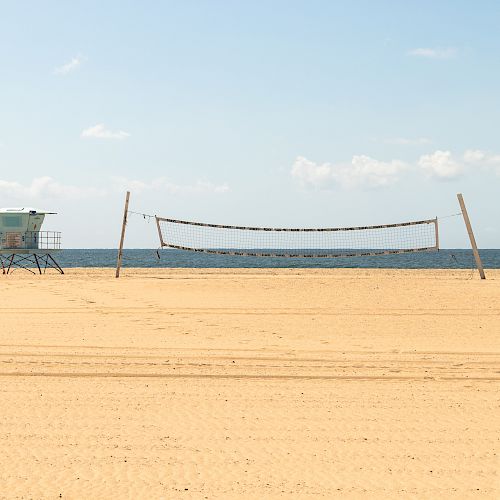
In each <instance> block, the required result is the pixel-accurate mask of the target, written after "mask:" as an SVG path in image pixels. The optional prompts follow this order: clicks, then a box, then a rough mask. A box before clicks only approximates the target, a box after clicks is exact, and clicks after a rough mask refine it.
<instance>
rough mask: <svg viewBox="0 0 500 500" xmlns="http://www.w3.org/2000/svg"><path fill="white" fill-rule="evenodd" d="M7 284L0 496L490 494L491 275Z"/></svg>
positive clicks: (493, 437)
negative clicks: (481, 276) (482, 276)
mask: <svg viewBox="0 0 500 500" xmlns="http://www.w3.org/2000/svg"><path fill="white" fill-rule="evenodd" d="M66 273H67V274H66V275H64V276H59V275H46V276H33V275H30V274H28V273H24V274H23V273H22V272H20V271H16V272H15V273H14V274H13V275H9V276H2V275H0V313H1V319H0V321H1V327H0V361H1V363H0V390H1V394H0V396H1V399H0V422H1V426H0V498H9V499H10V498H23V499H28V498H35V499H39V498H76V499H79V498H92V499H98V498H165V499H178V498H228V499H233V498H294V499H295V498H321V497H324V498H334V497H339V498H340V497H342V498H363V497H364V498H397V497H400V498H411V497H418V498H499V497H500V482H499V477H498V470H499V469H500V467H499V465H500V460H499V450H500V446H499V444H500V442H499V440H500V411H499V403H500V397H499V395H500V271H487V278H488V279H487V280H486V281H481V280H479V278H478V276H477V273H476V274H471V272H470V271H451V270H440V271H429V270H404V271H403V270H374V269H370V270H347V269H346V270H341V269H336V270H335V269H333V270H271V269H267V270H256V269H247V270H227V269H225V270H182V269H177V270H168V269H165V270H160V269H151V270H145V269H124V270H123V271H122V273H123V274H122V277H121V278H120V279H119V280H117V279H115V278H114V270H112V269H68V270H67V271H66Z"/></svg>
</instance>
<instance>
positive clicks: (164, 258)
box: [54, 249, 500, 269]
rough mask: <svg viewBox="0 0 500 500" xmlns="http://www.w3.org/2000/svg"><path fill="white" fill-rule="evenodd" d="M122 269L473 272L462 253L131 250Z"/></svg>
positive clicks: (86, 255)
mask: <svg viewBox="0 0 500 500" xmlns="http://www.w3.org/2000/svg"><path fill="white" fill-rule="evenodd" d="M116 255H117V250H116V249H81V250H76V249H72V250H62V251H60V252H58V253H55V254H54V257H55V258H56V260H57V261H58V262H59V264H60V265H61V267H63V268H64V267H66V268H71V267H115V266H116ZM158 255H159V257H160V258H158ZM480 255H481V259H482V261H483V265H484V267H485V268H490V269H500V249H488V250H480ZM123 267H153V268H155V267H156V268H162V267H187V268H190V267H192V268H222V269H223V268H238V267H241V268H381V269H473V268H475V264H474V258H473V256H472V251H471V250H463V249H457V250H454V249H446V250H440V251H439V252H423V253H410V254H396V255H381V256H376V257H351V258H335V259H313V258H307V259H304V258H303V259H300V258H280V257H238V256H231V255H211V254H204V253H198V252H188V251H183V250H173V249H168V250H158V251H157V250H155V249H134V250H132V249H131V250H124V256H123Z"/></svg>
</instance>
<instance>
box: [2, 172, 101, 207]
mask: <svg viewBox="0 0 500 500" xmlns="http://www.w3.org/2000/svg"><path fill="white" fill-rule="evenodd" d="M0 194H1V195H2V196H3V197H4V198H7V199H12V200H16V201H17V200H19V201H21V202H24V201H29V200H32V199H40V200H41V199H50V198H66V199H71V200H73V199H82V198H88V197H95V196H104V195H105V194H106V192H105V190H102V189H96V188H93V187H76V186H71V185H67V184H61V183H60V182H58V181H56V180H54V179H52V178H51V177H37V178H35V179H33V180H32V181H31V183H30V184H28V185H24V184H21V183H19V182H12V181H5V180H1V179H0Z"/></svg>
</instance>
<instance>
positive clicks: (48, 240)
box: [0, 231, 64, 274]
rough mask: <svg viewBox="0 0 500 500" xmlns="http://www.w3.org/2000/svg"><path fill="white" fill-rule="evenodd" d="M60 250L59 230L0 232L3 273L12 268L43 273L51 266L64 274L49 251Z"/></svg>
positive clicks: (0, 257) (0, 258)
mask: <svg viewBox="0 0 500 500" xmlns="http://www.w3.org/2000/svg"><path fill="white" fill-rule="evenodd" d="M59 250H61V233H60V232H59V231H24V232H23V231H5V232H2V233H0V267H1V268H2V272H3V274H9V273H10V272H11V270H13V269H14V268H16V267H18V268H22V269H26V270H27V271H30V272H33V271H32V268H33V267H34V268H35V269H38V272H39V273H40V274H42V271H43V272H44V273H45V271H46V270H47V268H53V269H56V270H57V271H59V272H60V273H61V274H64V272H63V270H62V269H61V267H60V266H59V264H58V263H57V262H56V261H55V260H54V258H53V257H52V255H51V253H52V252H57V251H59Z"/></svg>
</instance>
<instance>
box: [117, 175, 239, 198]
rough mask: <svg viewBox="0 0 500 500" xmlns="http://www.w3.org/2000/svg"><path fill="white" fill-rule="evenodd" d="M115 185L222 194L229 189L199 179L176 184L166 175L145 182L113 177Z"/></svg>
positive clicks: (118, 188)
mask: <svg viewBox="0 0 500 500" xmlns="http://www.w3.org/2000/svg"><path fill="white" fill-rule="evenodd" d="M112 183H113V187H114V189H116V190H119V191H126V190H128V191H134V192H138V193H141V192H144V191H157V192H165V193H168V194H201V193H214V194H222V193H226V192H228V191H229V186H228V185H227V184H225V183H224V184H213V183H212V182H208V181H204V180H198V181H197V182H195V183H194V184H176V183H174V182H171V181H169V180H168V179H167V178H165V177H159V178H158V179H153V180H152V181H150V182H144V181H140V180H136V179H127V178H125V177H113V178H112Z"/></svg>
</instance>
